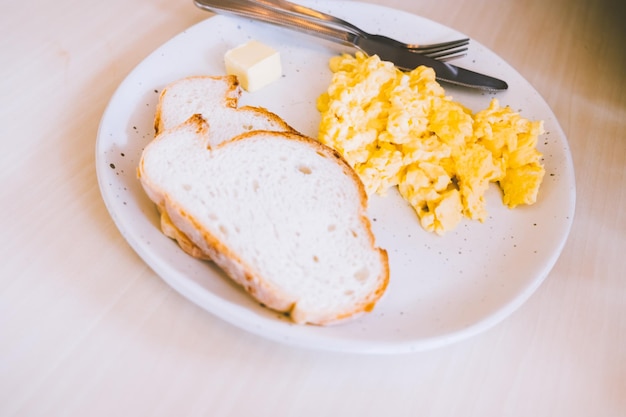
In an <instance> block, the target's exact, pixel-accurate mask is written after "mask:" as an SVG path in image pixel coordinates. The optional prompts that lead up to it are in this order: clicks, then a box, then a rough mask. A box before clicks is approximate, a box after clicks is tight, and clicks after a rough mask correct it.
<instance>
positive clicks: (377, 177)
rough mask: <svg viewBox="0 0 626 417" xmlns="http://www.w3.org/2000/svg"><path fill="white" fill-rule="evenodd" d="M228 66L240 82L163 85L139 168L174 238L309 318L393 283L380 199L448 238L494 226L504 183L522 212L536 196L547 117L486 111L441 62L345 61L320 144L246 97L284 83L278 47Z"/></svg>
mask: <svg viewBox="0 0 626 417" xmlns="http://www.w3.org/2000/svg"><path fill="white" fill-rule="evenodd" d="M224 59H225V67H226V73H227V75H222V76H190V77H186V78H183V79H179V80H177V81H174V82H172V83H171V84H169V85H168V86H166V87H165V88H164V89H163V90H162V91H161V94H160V96H159V102H158V104H157V110H156V114H155V118H154V128H155V138H154V139H153V140H152V141H151V142H150V143H149V144H148V145H147V146H146V148H145V149H144V151H143V153H142V157H141V160H140V163H139V167H138V170H137V172H138V176H139V179H140V181H141V184H142V186H143V188H144V190H145V192H146V194H147V195H148V196H149V198H150V199H151V200H152V201H153V202H154V203H155V204H156V206H157V209H158V212H159V214H160V224H161V230H162V232H163V233H164V234H165V235H167V236H169V237H171V238H172V239H174V240H175V241H176V242H177V243H178V245H179V246H180V247H181V248H182V250H183V251H185V252H186V253H188V254H189V255H191V256H193V257H195V258H198V259H204V260H211V261H213V262H214V263H215V264H216V265H218V266H219V267H220V268H222V270H223V271H224V272H225V273H226V274H227V275H228V276H229V277H230V278H231V279H232V280H233V281H234V282H236V283H237V284H239V285H240V286H241V287H243V288H244V289H245V290H246V291H247V292H248V293H249V294H250V295H251V296H252V297H254V298H255V299H256V300H257V301H258V302H259V303H261V304H262V305H264V306H266V307H268V308H270V309H273V310H276V311H278V312H281V313H285V314H286V315H288V316H289V317H290V318H291V319H292V320H293V321H294V322H295V323H302V324H305V323H306V324H316V325H326V324H331V323H335V322H339V321H342V320H345V319H348V318H351V317H355V316H357V315H359V314H360V313H363V312H368V311H371V310H372V309H373V308H374V305H375V304H376V303H377V302H378V301H379V299H380V297H381V296H382V295H383V293H384V292H385V290H386V287H387V283H388V280H389V262H388V257H387V252H386V251H385V250H384V249H380V248H378V247H377V246H376V243H375V237H374V234H373V232H372V230H371V227H370V221H369V219H368V218H367V215H366V209H367V199H368V195H371V194H374V193H377V194H385V193H386V192H387V190H388V189H389V188H391V187H397V188H398V191H399V193H400V194H401V195H402V197H404V198H405V199H406V200H407V201H408V202H409V203H410V204H411V206H412V207H413V208H414V210H415V212H416V213H417V216H418V218H419V222H420V223H421V225H422V227H424V228H425V229H426V230H428V231H432V232H435V233H437V234H443V233H445V232H446V231H449V230H452V229H453V228H454V227H455V226H456V225H457V224H458V223H459V222H460V221H461V220H462V218H463V217H468V218H470V219H477V220H480V221H484V220H485V218H486V216H487V212H486V208H485V198H484V194H485V192H486V190H487V189H488V187H489V186H490V184H491V183H492V182H496V183H498V184H499V186H500V188H501V189H502V191H503V202H504V203H505V204H506V205H507V206H509V207H511V208H513V207H515V206H517V205H519V204H533V203H534V202H535V201H536V198H537V193H538V189H539V185H540V184H541V181H542V178H543V176H544V169H543V166H542V164H541V156H542V155H541V154H540V153H539V151H538V150H537V149H536V143H537V138H538V136H539V135H540V134H541V133H542V123H541V122H532V121H529V120H527V119H524V118H522V117H521V116H520V115H519V114H518V113H516V112H514V111H512V110H511V109H510V108H509V107H501V106H500V105H499V103H498V101H497V100H495V99H493V100H492V101H491V103H490V105H489V107H488V108H486V109H484V110H481V111H479V112H477V113H475V114H473V113H472V112H471V111H470V110H468V109H467V108H465V107H464V106H462V105H461V104H460V103H458V102H455V101H453V100H452V99H451V98H450V97H448V96H446V95H445V92H444V89H443V88H442V87H441V86H440V85H439V84H438V83H437V81H436V80H435V73H434V71H433V70H432V69H431V68H427V67H423V66H422V67H418V68H416V69H415V70H413V71H411V72H403V71H400V70H399V69H397V68H396V67H395V66H394V65H393V64H392V63H390V62H385V61H381V60H380V59H379V58H378V57H377V56H372V57H367V56H365V55H364V54H362V53H356V54H355V55H349V54H344V55H341V56H337V57H333V58H332V59H331V61H330V68H331V71H332V72H333V77H332V81H331V83H330V85H329V87H328V90H327V91H326V92H324V93H322V94H321V95H320V96H319V98H318V103H317V106H318V110H319V111H320V112H321V123H320V126H319V139H313V138H309V137H306V136H304V135H302V134H300V133H298V132H297V131H295V130H294V129H293V128H292V127H291V126H290V125H289V124H288V123H287V122H285V121H284V120H283V119H282V118H281V117H279V116H278V115H276V114H274V113H272V112H270V111H268V110H266V109H263V108H260V107H252V106H242V107H239V105H238V101H239V98H240V96H241V94H242V87H243V89H245V90H246V91H249V92H252V91H257V90H259V89H261V88H263V87H265V86H266V85H268V84H270V83H271V82H273V81H275V80H276V79H277V78H279V77H280V75H281V67H280V56H279V55H278V53H277V52H276V51H275V50H273V49H272V48H270V47H268V46H266V45H263V44H261V43H259V42H256V41H250V42H248V43H246V44H243V45H241V46H239V47H237V48H234V49H231V50H229V51H228V52H227V53H226V55H225V57H224Z"/></svg>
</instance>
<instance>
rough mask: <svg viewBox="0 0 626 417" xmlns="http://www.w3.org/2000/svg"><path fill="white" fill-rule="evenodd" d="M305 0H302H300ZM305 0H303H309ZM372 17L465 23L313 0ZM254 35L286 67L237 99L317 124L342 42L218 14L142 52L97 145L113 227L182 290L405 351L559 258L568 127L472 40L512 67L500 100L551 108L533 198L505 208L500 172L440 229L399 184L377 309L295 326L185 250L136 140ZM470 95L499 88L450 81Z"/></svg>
mask: <svg viewBox="0 0 626 417" xmlns="http://www.w3.org/2000/svg"><path fill="white" fill-rule="evenodd" d="M301 1H302V0H301ZM302 2H303V3H304V1H302ZM306 4H307V5H309V6H312V7H316V8H318V9H320V10H323V11H326V12H330V13H332V14H335V15H337V16H340V17H344V18H346V19H349V20H351V21H352V22H354V23H355V24H357V25H360V26H362V27H363V28H364V29H367V30H370V31H373V32H382V33H385V34H387V35H390V36H394V37H396V38H399V39H402V40H407V41H408V40H412V41H417V42H437V41H443V40H451V39H454V38H457V37H459V36H461V34H460V33H458V32H456V31H454V30H452V29H450V28H447V27H445V26H442V25H439V24H437V23H434V22H432V21H429V20H427V19H424V18H421V17H418V16H415V15H411V14H407V13H404V12H400V11H397V10H393V9H389V8H385V7H380V6H375V5H371V4H365V3H359V2H351V1H350V2H343V1H336V0H332V1H328V0H319V1H314V0H313V1H306ZM249 39H256V40H259V41H261V42H264V43H266V44H268V45H271V46H273V47H274V48H276V49H278V50H279V51H280V54H281V57H282V63H283V72H284V76H283V77H282V79H280V80H279V81H278V82H276V83H274V84H272V85H270V86H268V87H266V88H264V89H262V90H260V91H258V92H256V93H251V94H248V93H244V96H243V97H242V100H241V104H242V105H244V104H253V105H259V106H263V107H266V108H268V109H270V110H271V111H273V112H275V113H277V114H279V115H281V116H282V117H283V118H284V119H285V120H287V122H288V123H289V124H291V125H292V126H294V127H295V128H296V129H298V130H300V131H301V132H303V133H305V134H308V135H311V136H314V137H315V136H316V132H317V124H318V121H319V114H318V112H317V110H316V108H315V100H316V98H317V97H318V95H319V94H320V93H322V92H323V91H324V90H325V89H326V87H327V85H328V83H329V81H330V77H331V74H330V72H329V70H328V68H327V65H328V59H329V58H330V57H331V56H333V55H335V54H337V53H339V52H341V51H346V50H347V49H346V48H344V47H342V46H337V45H334V44H331V43H328V42H326V41H321V40H318V39H316V38H313V37H310V36H308V35H304V34H299V33H295V32H290V31H287V30H285V29H280V28H277V27H274V26H269V25H266V24H262V23H257V22H252V21H248V20H244V19H235V18H230V17H224V16H216V17H212V18H209V19H207V20H206V21H203V22H201V23H199V24H197V25H195V26H193V27H191V28H189V29H188V30H186V31H185V32H183V33H181V34H180V35H178V36H176V37H175V38H173V39H172V40H170V41H169V42H167V43H166V44H165V45H163V46H162V47H160V48H158V49H157V50H156V51H155V52H154V53H152V54H151V55H150V56H148V57H147V58H146V59H145V60H144V61H143V62H142V63H141V64H139V65H138V66H137V67H136V68H135V69H134V70H133V71H132V72H131V73H130V74H129V76H128V77H127V78H126V79H125V80H124V82H123V83H122V84H121V85H120V86H119V88H118V90H117V91H116V92H115V94H114V96H113V97H112V99H111V102H110V104H109V106H108V108H107V110H106V112H105V113H104V115H103V118H102V121H101V126H100V130H99V133H98V140H97V145H96V164H97V173H98V180H99V183H100V188H101V192H102V195H103V198H104V201H105V203H106V205H107V207H108V210H109V212H110V214H111V216H112V218H113V220H114V221H115V223H116V225H117V227H118V228H119V229H120V231H121V233H122V234H123V235H124V237H125V238H126V240H127V241H128V242H129V244H130V245H131V246H132V247H133V248H134V249H135V250H136V251H137V253H138V254H139V255H140V256H141V257H142V258H143V259H144V261H145V262H146V263H147V264H148V265H150V267H152V268H153V269H154V271H155V272H156V273H157V274H158V275H159V276H161V277H162V278H163V279H164V280H165V281H166V282H167V283H168V284H169V285H171V286H172V287H173V288H175V289H176V290H177V291H179V292H180V293H181V294H182V295H183V296H185V297H187V298H188V299H190V300H191V301H193V302H195V303H197V304H198V305H200V306H201V307H203V308H205V309H206V310H208V311H210V312H211V313H213V314H215V315H216V316H218V317H221V318H222V319H224V320H226V321H228V322H230V323H232V324H234V325H236V326H239V327H241V328H243V329H246V330H248V331H250V332H253V333H256V334H258V335H261V336H264V337H267V338H270V339H273V340H277V341H280V342H285V343H290V344H294V345H298V346H305V347H310V348H319V349H329V350H339V351H351V352H375V353H398V352H409V351H417V350H424V349H430V348H435V347H438V346H442V345H445V344H448V343H451V342H454V341H457V340H460V339H463V338H466V337H469V336H471V335H474V334H476V333H478V332H480V331H483V330H485V329H487V328H489V327H490V326H492V325H494V324H496V323H497V322H499V321H501V320H502V319H503V318H504V317H506V316H507V315H509V314H510V313H511V312H513V311H514V310H515V309H516V308H518V307H519V306H520V305H521V304H522V303H523V302H524V301H525V300H527V299H528V297H529V296H530V295H531V294H532V293H533V291H534V290H535V289H536V288H537V287H538V286H539V285H540V284H541V282H542V281H543V279H544V278H545V277H546V275H547V274H548V273H549V271H550V269H551V268H552V266H553V265H554V263H555V262H556V260H557V258H558V256H559V254H560V252H561V249H562V247H563V245H564V243H565V240H566V238H567V235H568V233H569V229H570V226H571V224H572V220H573V215H574V203H575V184H574V172H573V166H572V161H571V156H570V152H569V148H568V143H567V140H566V138H565V136H564V134H563V131H562V130H561V128H560V127H559V124H558V122H557V120H556V119H555V117H554V114H553V113H552V111H551V110H550V108H549V107H548V105H547V104H546V103H545V102H544V100H543V99H542V98H541V97H540V95H539V94H538V93H537V92H536V91H535V90H534V89H533V88H532V87H531V85H530V84H529V83H528V82H527V81H525V80H524V79H523V77H522V76H521V75H520V74H518V73H517V72H516V71H515V70H514V69H513V68H511V67H510V66H509V65H508V64H506V63H505V62H504V61H503V60H502V59H500V58H499V57H498V56H497V55H495V54H494V53H493V52H491V51H489V50H487V49H486V48H484V47H483V46H482V45H480V44H479V43H478V42H476V41H474V40H472V43H471V46H470V52H469V54H468V55H467V57H465V58H463V59H461V60H458V61H456V63H457V64H458V65H460V66H464V67H467V68H469V69H473V70H475V71H480V72H484V73H488V74H491V75H494V76H497V77H499V78H502V79H504V80H506V81H507V82H508V83H509V86H510V87H509V90H508V91H506V92H501V93H497V94H495V95H496V96H497V97H498V98H499V100H500V102H501V103H502V104H505V105H510V106H511V107H512V108H513V109H515V110H519V111H521V113H522V115H523V116H525V117H528V118H531V119H543V120H544V121H545V128H546V134H545V135H543V136H542V138H541V140H540V143H539V149H540V151H541V152H543V154H544V156H545V166H546V170H547V175H546V177H545V180H544V183H543V185H542V188H541V190H540V194H539V199H538V202H537V203H536V204H535V205H533V206H530V207H522V208H517V209H515V210H509V209H507V208H505V207H504V206H503V204H502V203H501V199H500V194H499V191H498V190H497V187H496V186H495V185H494V186H493V188H492V189H490V191H489V192H488V195H487V198H488V210H489V213H490V215H489V218H488V220H487V221H486V222H485V223H482V224H481V223H478V222H473V221H469V220H468V221H464V222H463V223H462V224H461V225H460V226H459V227H458V228H457V229H456V230H455V231H453V232H450V233H448V234H447V235H445V236H444V237H438V236H436V235H434V234H431V233H427V232H425V231H424V230H423V229H422V228H421V227H420V226H419V224H418V221H417V219H416V217H415V215H414V213H413V212H412V210H411V209H410V208H409V207H408V206H407V204H405V203H404V202H403V200H402V199H401V198H400V197H398V196H397V195H394V194H393V193H391V195H389V196H387V197H384V198H381V197H373V198H371V199H370V212H369V213H370V217H371V218H372V219H373V228H374V232H375V234H376V238H377V243H378V244H379V245H380V246H381V247H384V248H386V249H387V250H388V252H389V257H390V268H391V277H390V284H389V287H388V290H387V293H386V294H385V296H384V297H383V298H382V300H381V301H380V302H379V304H378V305H377V307H376V309H375V310H374V311H373V312H372V313H370V314H368V315H365V316H363V317H360V318H358V319H356V320H354V321H352V322H349V323H345V324H342V325H337V326H332V327H314V326H297V325H293V324H291V323H290V322H289V321H288V320H287V319H285V318H284V317H282V316H281V315H279V314H277V313H274V312H272V311H270V310H267V309H265V308H263V307H261V306H259V305H258V304H257V303H256V302H254V301H253V300H252V299H251V298H250V297H249V296H248V295H247V294H245V293H244V292H243V291H242V290H240V289H239V288H238V287H236V286H235V285H234V284H232V283H231V282H230V280H229V279H227V278H226V277H225V276H224V275H223V274H222V272H221V271H220V270H219V269H217V268H216V267H215V266H213V265H212V264H211V263H208V262H201V261H197V260H195V259H192V258H190V257H189V256H187V255H186V254H184V253H183V252H182V251H181V250H180V249H179V248H178V246H177V245H176V243H174V242H173V241H172V240H170V239H168V238H166V237H165V236H164V235H163V234H161V232H160V231H159V227H158V216H157V212H156V210H155V208H154V205H153V204H152V203H151V202H150V200H148V198H147V197H146V195H145V194H144V192H143V190H142V189H141V186H140V184H139V181H138V180H137V178H136V165H137V163H138V161H139V157H140V154H141V151H142V149H143V148H144V146H145V145H146V143H148V141H150V140H151V138H152V136H153V125H152V123H153V116H154V110H155V105H156V103H157V99H158V93H159V92H160V91H161V89H162V88H163V87H164V86H165V85H166V84H167V83H169V82H171V81H174V80H176V79H178V78H182V77H185V76H188V75H196V74H211V75H216V74H223V73H224V67H223V56H224V53H225V52H226V51H227V50H228V49H230V48H232V47H234V46H237V45H239V44H241V43H243V42H245V41H247V40H249ZM446 88H447V91H448V93H449V94H450V95H452V96H454V98H455V99H457V100H459V101H461V102H462V103H464V104H465V105H467V106H468V107H470V108H472V109H474V110H479V109H481V108H484V107H486V106H487V104H488V102H489V100H490V99H491V98H492V96H493V95H494V94H489V93H483V92H479V91H475V90H464V89H460V88H452V87H446Z"/></svg>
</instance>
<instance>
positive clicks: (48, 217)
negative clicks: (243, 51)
mask: <svg viewBox="0 0 626 417" xmlns="http://www.w3.org/2000/svg"><path fill="white" fill-rule="evenodd" d="M369 2H371V3H380V4H382V3H384V4H386V5H388V6H390V7H395V8H398V9H402V10H406V11H408V12H412V13H416V14H420V15H422V16H425V17H428V18H431V19H433V20H436V21H439V22H441V23H443V24H445V25H448V26H451V27H454V28H456V29H458V30H459V31H461V32H464V33H466V34H468V35H469V36H471V37H472V38H474V39H475V40H476V41H478V42H480V43H482V44H484V45H486V46H487V47H489V48H490V49H492V50H494V51H495V52H496V53H497V54H499V55H500V56H502V57H503V58H504V59H505V60H506V61H508V62H509V63H510V64H511V65H513V66H514V67H515V68H516V69H517V70H518V71H519V72H520V73H521V74H522V75H523V76H524V77H525V78H527V79H528V80H529V81H530V82H531V83H532V84H533V85H534V87H535V88H536V89H537V90H538V91H539V92H540V93H541V95H542V96H543V97H544V98H545V100H546V101H547V102H548V103H549V104H550V106H551V107H552V109H553V110H554V112H555V114H556V116H557V118H558V120H559V122H560V123H561V126H562V127H563V129H564V131H565V133H566V135H567V137H568V139H569V143H570V146H571V151H572V155H573V159H574V164H575V170H576V174H577V177H576V180H577V194H578V196H577V206H576V217H575V221H574V225H573V228H572V231H571V235H570V238H569V240H568V242H567V244H566V246H565V248H564V251H563V254H562V256H561V257H560V259H559V261H558V262H557V264H556V266H555V267H554V269H553V271H552V272H551V273H550V275H549V277H548V278H547V279H546V281H545V282H544V284H543V285H542V286H541V287H540V288H539V290H538V291H537V292H536V293H535V294H534V295H533V296H532V297H531V299H530V300H529V301H528V302H527V303H526V304H525V305H524V306H523V307H522V308H520V309H519V310H518V311H517V312H516V313H514V314H513V315H512V316H511V317H510V318H508V319H506V320H505V321H504V322H503V323H501V324H499V325H497V326H496V327H494V328H493V329H491V330H489V331H487V332H485V333H483V334H481V335H478V336H476V337H473V338H471V339H469V340H467V341H464V342H461V343H458V344H455V345H452V346H448V347H445V348H442V349H438V350H434V351H428V352H423V353H418V354H412V355H401V356H392V357H378V356H373V357H372V356H362V355H356V356H354V355H348V354H337V353H328V352H318V351H313V350H305V349H296V348H292V347H288V346H284V345H280V344H276V343H273V342H270V341H266V340H264V339H261V338H259V337H256V336H253V335H251V334H248V333H245V332H243V331H241V330H238V329H237V328H234V327H233V326H230V325H228V324H226V323H224V322H222V321H220V320H219V319H217V318H215V317H213V316H211V315H210V314H207V313H205V312H204V311H202V310H201V309H199V308H197V307H196V306H194V305H193V304H192V303H190V302H188V301H187V300H185V299H183V298H182V297H180V296H179V295H178V294H177V293H176V292H174V291H173V290H172V289H170V288H169V287H168V286H167V285H166V284H165V283H163V282H162V281H161V280H160V279H159V278H158V277H157V276H156V275H155V274H154V273H153V272H152V271H151V270H150V269H149V268H148V267H147V266H146V265H145V264H144V263H143V262H142V261H141V260H140V259H139V257H138V256H137V255H136V254H135V253H134V252H133V250H132V249H131V248H130V247H129V246H128V245H127V243H126V242H125V240H124V239H123V237H122V236H121V235H120V233H119V232H118V231H117V229H116V228H115V226H114V224H113V222H112V220H111V218H110V217H109V215H108V212H107V210H106V209H105V207H104V204H103V202H102V199H101V197H100V194H99V191H98V187H97V180H96V175H95V168H94V159H95V156H94V140H95V137H96V133H97V129H98V123H99V120H100V117H101V115H102V112H103V111H104V108H105V106H106V104H107V102H108V100H109V99H110V97H111V95H112V93H113V91H114V90H115V88H116V87H117V85H118V84H119V83H120V82H121V81H122V80H123V79H124V77H125V76H126V75H127V74H128V72H129V71H130V70H131V69H132V68H133V67H134V66H135V65H137V63H138V62H140V61H141V60H142V59H143V58H144V57H145V56H146V55H147V54H149V53H150V52H151V51H153V50H154V49H155V48H157V47H158V46H159V45H161V44H162V43H163V42H164V41H166V40H167V39H169V38H170V37H172V36H173V35H175V34H177V33H179V32H181V31H182V30H184V29H185V28H187V27H189V26H191V25H192V24H194V23H197V22H199V21H201V20H202V19H204V18H206V17H207V15H206V14H205V13H203V12H201V11H199V10H197V9H196V8H195V7H194V6H193V4H191V2H190V1H187V0H170V1H165V0H154V1H148V0H135V1H132V2H129V1H122V0H110V1H106V2H85V1H77V0H57V1H55V2H39V3H38V4H35V3H33V2H12V3H11V4H9V5H4V11H3V13H2V15H1V17H0V34H1V35H2V36H0V57H1V62H2V65H0V92H1V93H0V100H1V103H2V111H0V139H1V141H2V142H1V143H2V148H3V149H2V153H1V154H0V166H1V167H2V169H1V170H0V200H1V202H2V204H0V207H1V209H0V210H1V211H0V230H2V239H1V240H0V253H2V263H1V264H0V415H2V416H38V415H41V416H43V415H45V416H53V415H72V416H85V415H89V416H96V415H103V416H105V415H106V416H112V415H117V416H120V415H132V416H139V415H150V416H173V415H175V416H195V415H198V416H200V415H203V416H205V415H211V416H243V415H255V416H258V415H268V416H269V415H272V416H292V415H301V416H308V415H311V416H313V415H316V416H317V415H345V416H350V415H360V416H369V415H371V416H375V415H389V416H417V415H429V416H483V417H484V416H535V417H536V416H570V417H572V416H591V415H593V416H616V417H617V416H624V415H626V281H625V278H624V277H626V260H625V257H624V253H626V192H625V189H626V187H625V186H624V183H625V182H626V133H625V132H626V82H625V81H624V75H625V74H626V52H625V51H626V48H624V45H623V42H624V40H626V36H625V35H626V31H625V29H624V28H625V25H624V23H623V22H624V21H625V20H624V18H625V17H626V14H625V13H624V6H623V5H622V3H621V2H620V1H618V0H613V1H597V2H587V1H583V0H572V1H565V0H556V1H551V2H546V1H543V0H528V1H512V0H503V1H499V2H495V1H487V0H471V1H469V0H458V1H457V0H441V1H437V2H433V1H428V2H427V1H415V2H406V1H400V0H387V1H385V2H382V1H369Z"/></svg>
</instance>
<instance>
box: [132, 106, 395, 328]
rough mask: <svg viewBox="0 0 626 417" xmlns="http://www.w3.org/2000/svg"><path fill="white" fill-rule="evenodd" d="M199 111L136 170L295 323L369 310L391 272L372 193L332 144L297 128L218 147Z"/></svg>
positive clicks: (187, 231) (164, 206) (203, 248)
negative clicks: (370, 203) (377, 235)
mask: <svg viewBox="0 0 626 417" xmlns="http://www.w3.org/2000/svg"><path fill="white" fill-rule="evenodd" d="M212 134H213V130H212V129H211V128H210V127H209V126H208V125H207V124H206V123H205V121H204V120H203V119H202V117H200V116H199V115H195V116H193V117H191V118H190V119H189V120H188V121H187V122H185V123H183V124H182V125H179V126H177V127H175V128H173V129H168V130H165V131H162V132H161V133H160V134H159V135H158V136H157V137H156V138H155V139H154V140H153V141H152V142H151V143H150V144H148V146H147V147H146V148H145V150H144V152H143V155H142V158H141V161H140V164H139V168H138V174H139V178H140V180H141V183H142V185H143V187H144V189H145V191H146V193H147V194H148V196H149V197H150V199H151V200H152V201H154V202H155V203H156V204H157V206H158V207H159V210H160V211H161V212H162V213H165V214H166V215H167V217H168V218H169V219H170V221H171V223H172V224H173V226H174V227H175V228H176V230H177V231H179V232H180V233H182V234H183V235H184V236H185V238H186V239H188V241H189V242H190V243H192V244H193V245H194V247H196V248H197V249H198V250H199V251H200V253H201V254H206V255H207V256H208V257H209V258H210V259H212V260H213V261H214V262H215V263H216V264H217V265H218V266H220V267H221V268H222V269H223V270H224V271H225V272H226V273H227V275H229V276H230V277H231V278H232V279H233V280H234V281H235V282H237V283H238V284H239V285H241V286H242V287H243V288H244V289H245V290H246V291H248V292H249V293H250V294H251V295H252V296H253V297H255V298H256V299H257V300H258V301H259V302H260V303H261V304H263V305H265V306H267V307H269V308H271V309H274V310H276V311H280V312H285V313H288V314H289V315H290V317H291V318H292V320H293V321H294V322H296V323H311V324H319V325H323V324H329V323H333V322H336V321H339V320H343V319H346V318H348V317H352V316H355V315H357V314H359V313H362V312H365V311H370V310H371V309H372V308H373V307H374V305H375V303H376V302H377V301H378V300H379V298H380V297H381V296H382V294H383V293H384V291H385V289H386V286H387V282H388V279H389V266H388V259H387V253H386V252H385V251H384V250H382V249H379V248H377V247H376V246H375V242H374V236H373V233H372V231H371V229H370V223H369V220H368V219H367V217H366V214H365V210H366V203H367V197H366V194H365V190H364V187H363V185H362V183H361V182H360V180H359V179H358V177H357V176H356V174H355V173H354V171H353V170H352V169H351V168H350V167H349V166H348V165H347V163H346V162H345V161H344V160H343V159H342V158H341V156H339V154H337V153H336V152H335V151H334V150H332V149H331V148H329V147H326V146H325V145H322V144H321V143H319V142H318V141H316V140H313V139H310V138H306V137H304V136H301V135H298V134H295V133H290V132H269V131H253V132H249V133H246V134H243V135H240V136H238V137H235V138H233V139H231V140H229V141H225V142H222V143H220V144H218V145H216V146H213V145H211V143H212V141H211V135H212Z"/></svg>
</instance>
